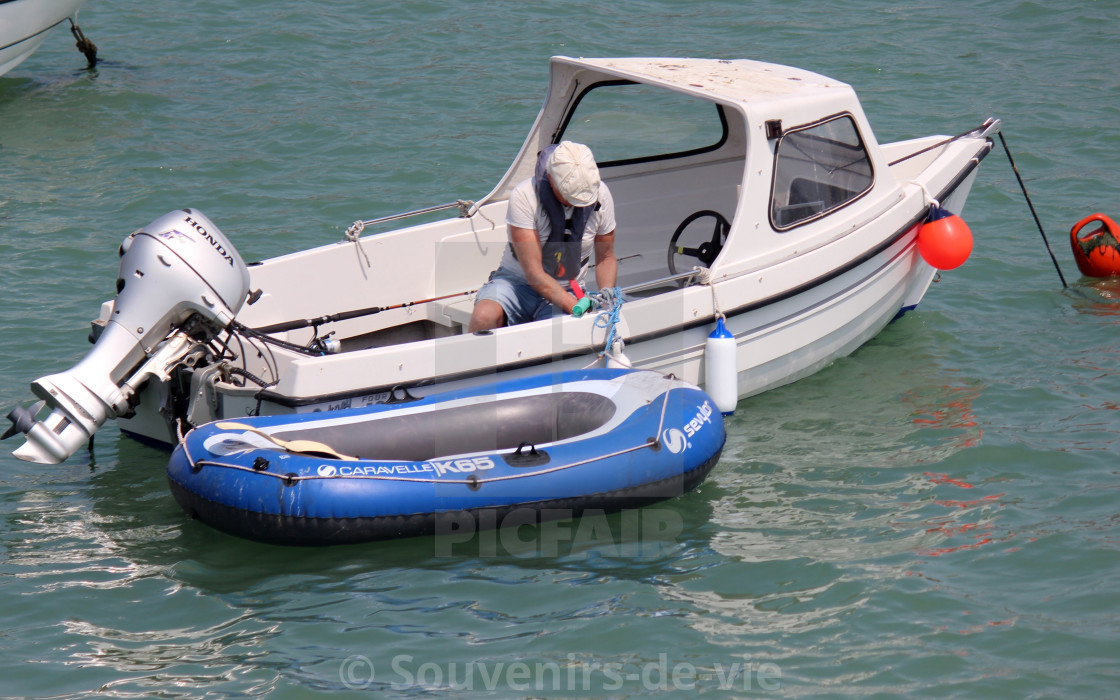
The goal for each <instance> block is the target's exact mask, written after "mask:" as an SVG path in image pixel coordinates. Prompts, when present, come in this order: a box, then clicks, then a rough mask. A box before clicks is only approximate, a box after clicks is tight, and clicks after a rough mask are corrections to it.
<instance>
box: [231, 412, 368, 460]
mask: <svg viewBox="0 0 1120 700" xmlns="http://www.w3.org/2000/svg"><path fill="white" fill-rule="evenodd" d="M215 425H216V426H217V427H218V428H220V429H222V430H247V431H249V432H250V433H253V434H254V435H260V436H261V437H263V438H264V439H265V440H268V441H269V442H271V443H273V444H274V445H276V446H277V447H282V448H284V449H285V450H287V451H288V452H296V453H299V454H321V455H327V456H328V457H332V458H334V459H341V460H342V461H344V462H357V461H358V458H357V457H351V456H350V455H344V454H342V453H340V452H336V451H335V449H334V448H333V447H331V446H330V445H324V444H323V443H321V442H316V441H314V440H281V439H280V438H278V437H273V436H272V435H269V434H268V433H266V432H264V431H263V430H257V429H256V428H254V427H253V426H251V425H245V424H244V423H235V422H232V421H222V422H220V423H216V424H215Z"/></svg>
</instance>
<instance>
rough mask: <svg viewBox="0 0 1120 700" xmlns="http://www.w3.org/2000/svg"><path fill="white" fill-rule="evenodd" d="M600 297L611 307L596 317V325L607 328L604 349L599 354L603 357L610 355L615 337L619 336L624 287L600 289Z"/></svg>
mask: <svg viewBox="0 0 1120 700" xmlns="http://www.w3.org/2000/svg"><path fill="white" fill-rule="evenodd" d="M599 297H600V298H601V299H602V300H603V303H604V304H609V305H610V308H608V309H607V310H606V311H603V312H602V313H600V314H599V315H598V316H596V317H595V327H596V328H605V329H607V336H606V340H605V342H604V343H603V350H602V351H601V352H600V353H599V356H600V357H603V356H606V355H610V353H611V349H612V348H613V347H614V341H615V338H616V337H617V336H618V322H619V321H620V320H621V317H622V316H621V315H622V303H623V300H622V289H621V288H620V287H607V288H605V289H600V290H599Z"/></svg>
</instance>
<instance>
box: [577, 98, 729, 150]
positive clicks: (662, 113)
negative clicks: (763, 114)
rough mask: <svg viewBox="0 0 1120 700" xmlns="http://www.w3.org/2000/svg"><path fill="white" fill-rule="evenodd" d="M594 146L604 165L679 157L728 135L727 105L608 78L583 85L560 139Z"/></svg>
mask: <svg viewBox="0 0 1120 700" xmlns="http://www.w3.org/2000/svg"><path fill="white" fill-rule="evenodd" d="M560 140H570V141H578V142H580V143H585V144H587V145H588V146H590V147H591V151H592V152H593V153H594V154H595V160H596V161H598V163H599V165H600V166H601V167H603V166H607V167H609V166H612V165H625V164H628V163H637V162H643V161H650V160H661V159H666V158H680V157H683V156H688V155H694V154H697V153H706V152H708V151H714V150H716V149H718V148H719V147H720V146H722V145H723V143H724V142H725V141H726V140H727V119H726V117H725V116H724V113H723V108H722V107H720V106H719V105H717V104H715V103H712V102H708V101H706V100H701V99H697V98H694V97H689V96H688V95H682V94H680V93H677V92H673V91H671V90H666V89H664V88H658V87H652V86H649V85H642V84H640V83H632V82H629V81H609V82H602V83H596V84H594V85H592V86H591V87H589V88H588V89H587V90H585V91H584V92H583V93H582V94H581V95H580V97H579V99H578V100H577V102H576V105H575V107H574V108H573V109H572V111H571V112H570V113H569V114H568V118H567V120H566V121H565V122H564V123H563V125H562V126H561V128H560V129H559V134H558V137H557V139H556V141H560Z"/></svg>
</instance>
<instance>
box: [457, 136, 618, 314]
mask: <svg viewBox="0 0 1120 700" xmlns="http://www.w3.org/2000/svg"><path fill="white" fill-rule="evenodd" d="M506 224H507V225H508V227H509V245H508V246H506V250H505V253H504V254H503V256H502V261H501V264H500V265H499V267H498V269H497V270H495V271H494V272H493V273H491V275H490V280H489V281H488V282H487V283H486V284H485V285H483V286H482V288H481V289H479V290H478V297H477V300H476V302H475V307H474V312H473V313H472V314H471V321H470V326H469V330H470V332H472V333H474V332H476V331H483V330H489V329H491V328H497V327H498V326H502V325H511V326H512V325H515V324H518V323H526V322H528V321H535V320H538V319H542V318H551V317H552V316H553V315H555V314H560V313H564V314H569V313H571V312H572V309H573V308H574V307H575V305H576V303H577V301H578V300H577V299H576V296H575V294H573V291H572V286H571V282H572V280H573V279H574V280H576V281H577V282H578V283H579V284H580V286H581V287H582V284H583V280H584V277H585V276H586V273H587V269H588V266H589V263H590V259H591V253H592V252H594V253H595V282H596V283H597V285H598V287H599V289H604V288H607V287H613V286H615V279H616V277H617V275H618V260H617V258H615V255H614V228H615V220H614V199H613V198H612V197H611V192H610V190H609V189H608V188H607V186H606V184H605V183H603V182H602V181H600V179H599V168H598V166H596V165H595V158H594V156H593V155H592V154H591V149H590V148H588V147H587V146H585V145H583V144H581V143H574V142H572V141H562V142H561V143H559V144H555V145H552V146H549V147H547V148H545V149H544V150H543V151H541V153H540V155H539V156H538V159H537V169H536V174H535V175H534V176H533V177H531V178H529V179H527V180H524V181H522V182H520V183H518V185H517V186H516V187H514V188H513V191H512V192H510V196H509V210H508V213H507V214H506Z"/></svg>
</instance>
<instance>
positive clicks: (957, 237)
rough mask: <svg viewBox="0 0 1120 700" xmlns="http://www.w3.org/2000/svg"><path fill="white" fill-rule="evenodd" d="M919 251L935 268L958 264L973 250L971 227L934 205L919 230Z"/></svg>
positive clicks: (945, 268)
mask: <svg viewBox="0 0 1120 700" xmlns="http://www.w3.org/2000/svg"><path fill="white" fill-rule="evenodd" d="M918 252H919V253H921V256H922V259H923V260H925V261H926V262H927V263H929V264H930V265H932V266H933V267H936V268H937V269H938V270H952V269H954V268H957V267H960V266H961V265H963V264H964V261H965V260H968V256H969V254H971V253H972V231H970V230H969V228H968V224H966V223H965V222H964V219H962V218H961V217H959V216H957V215H956V214H954V213H952V212H950V211H948V210H946V209H942V208H941V207H939V206H936V205H934V206H932V207H930V209H929V217H928V218H927V219H926V222H925V223H924V224H922V228H921V229H920V230H919V231H918Z"/></svg>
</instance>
